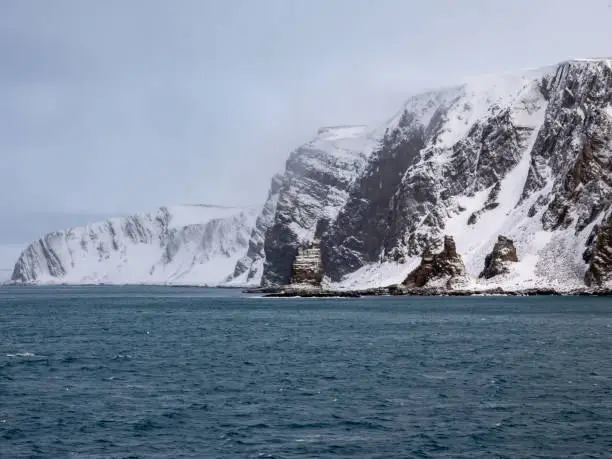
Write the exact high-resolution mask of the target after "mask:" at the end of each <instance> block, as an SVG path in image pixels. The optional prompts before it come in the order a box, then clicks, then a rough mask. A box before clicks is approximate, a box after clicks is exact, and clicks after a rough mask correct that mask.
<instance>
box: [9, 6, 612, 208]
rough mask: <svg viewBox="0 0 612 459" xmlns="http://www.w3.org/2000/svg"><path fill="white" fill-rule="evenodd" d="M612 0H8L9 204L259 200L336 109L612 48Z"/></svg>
mask: <svg viewBox="0 0 612 459" xmlns="http://www.w3.org/2000/svg"><path fill="white" fill-rule="evenodd" d="M610 3H611V2H610V0H591V1H589V0H582V1H581V2H575V1H566V0H550V1H547V0H513V1H503V2H501V1H491V0H466V1H451V0H448V1H445V0H427V1H424V0H423V1H421V0H418V1H417V0H414V1H410V0H397V1H393V0H257V1H252V0H216V1H212V0H210V1H207V0H193V1H191V0H181V1H172V0H165V1H161V0H130V1H124V0H106V1H98V0H71V1H68V0H54V1H52V2H47V1H35V0H2V1H1V2H0V62H1V69H2V70H0V107H1V111H0V159H1V165H0V212H3V214H4V215H5V216H6V215H11V214H30V213H44V212H46V213H49V212H51V213H53V212H57V213H67V214H77V215H80V214H95V215H120V214H124V213H128V212H134V211H146V210H152V209H154V208H155V207H157V206H159V205H166V204H189V203H208V204H221V205H254V204H260V203H262V202H263V200H264V199H265V197H266V194H267V189H268V186H269V180H270V177H271V176H272V175H273V174H274V173H276V172H278V171H281V170H282V169H283V167H284V161H285V160H286V158H287V157H288V155H289V154H290V153H291V151H292V150H293V149H294V148H296V147H297V146H299V145H300V144H301V143H303V142H305V141H307V140H308V139H309V138H311V137H313V136H314V135H315V134H316V131H317V128H319V127H320V126H324V125H329V124H352V123H356V124H363V123H365V124H377V123H379V122H382V121H384V120H385V119H387V118H389V117H390V116H391V115H393V113H394V112H395V111H397V110H398V109H399V108H400V106H401V104H402V102H403V100H404V99H406V98H407V97H408V96H410V95H411V94H414V93H416V92H419V91H421V90H425V89H431V88H436V87H438V86H444V85H449V84H455V83H460V82H462V81H463V80H465V79H467V78H469V77H471V76H477V75H481V74H495V73H505V72H515V71H520V70H522V69H526V68H533V67H540V66H544V65H548V64H552V63H555V62H558V61H562V60H564V59H568V58H572V57H596V56H608V55H612V28H611V27H610V22H611V20H612V7H611V5H610Z"/></svg>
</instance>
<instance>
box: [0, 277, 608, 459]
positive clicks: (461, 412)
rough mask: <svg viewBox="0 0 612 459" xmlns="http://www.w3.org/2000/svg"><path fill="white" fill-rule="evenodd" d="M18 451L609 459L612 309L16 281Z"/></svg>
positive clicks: (2, 387)
mask: <svg viewBox="0 0 612 459" xmlns="http://www.w3.org/2000/svg"><path fill="white" fill-rule="evenodd" d="M0 457H2V458H11V459H12V458H565V457H575V458H610V457H612V300H611V299H610V298H603V297H600V298H593V297H553V296H546V297H370V298H342V299H340V298H338V299H335V298H326V299H320V298H319V299H317V298H304V299H299V298H263V297H258V296H249V295H246V294H243V293H242V292H241V291H240V290H229V289H228V290H224V289H204V288H178V287H144V286H132V287H128V286H125V287H112V286H97V287H67V286H58V287H22V288H18V287H2V288H0Z"/></svg>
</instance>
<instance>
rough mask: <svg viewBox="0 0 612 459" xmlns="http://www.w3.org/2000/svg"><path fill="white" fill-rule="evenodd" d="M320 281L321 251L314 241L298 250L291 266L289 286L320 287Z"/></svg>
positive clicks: (321, 275)
mask: <svg viewBox="0 0 612 459" xmlns="http://www.w3.org/2000/svg"><path fill="white" fill-rule="evenodd" d="M322 280H323V266H322V264H321V249H320V247H319V241H318V240H315V241H314V242H310V243H307V244H305V245H303V246H302V247H300V248H299V249H298V253H297V255H296V256H295V259H294V260H293V265H292V266H291V284H292V285H304V286H311V287H320V286H321V281H322Z"/></svg>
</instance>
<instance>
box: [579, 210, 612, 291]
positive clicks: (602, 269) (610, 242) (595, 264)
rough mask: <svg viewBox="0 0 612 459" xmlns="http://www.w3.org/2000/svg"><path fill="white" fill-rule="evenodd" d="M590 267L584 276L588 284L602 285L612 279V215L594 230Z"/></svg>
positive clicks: (589, 259)
mask: <svg viewBox="0 0 612 459" xmlns="http://www.w3.org/2000/svg"><path fill="white" fill-rule="evenodd" d="M588 262H589V267H588V268H587V271H586V274H585V276H584V283H585V284H586V285H588V286H589V287H590V286H593V285H597V286H601V285H603V284H604V283H606V282H608V281H612V216H611V217H610V218H608V221H607V222H606V223H605V224H603V225H600V226H599V227H598V228H597V229H595V231H594V239H593V242H592V246H591V248H590V249H589V251H588Z"/></svg>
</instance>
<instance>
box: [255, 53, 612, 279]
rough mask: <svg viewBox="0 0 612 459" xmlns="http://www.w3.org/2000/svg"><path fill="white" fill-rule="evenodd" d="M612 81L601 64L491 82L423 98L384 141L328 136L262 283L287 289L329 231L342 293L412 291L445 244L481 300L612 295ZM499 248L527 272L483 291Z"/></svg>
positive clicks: (297, 191)
mask: <svg viewBox="0 0 612 459" xmlns="http://www.w3.org/2000/svg"><path fill="white" fill-rule="evenodd" d="M611 75H612V64H611V61H610V60H608V59H595V60H572V61H567V62H563V63H560V64H558V65H553V66H548V67H545V68H542V69H536V70H530V71H527V72H524V73H522V74H517V75H503V76H488V77H486V78H480V79H476V80H474V81H471V82H469V83H467V84H463V85H458V86H456V87H451V88H446V89H442V90H438V91H429V92H426V93H423V94H418V95H416V96H414V97H412V98H410V99H409V100H408V101H407V102H406V103H405V104H404V106H403V107H402V109H401V110H400V111H399V112H398V113H397V114H396V115H395V116H394V117H392V118H391V119H390V120H389V121H388V122H387V123H384V124H383V125H382V126H379V127H377V128H361V129H360V130H355V129H354V128H351V127H342V128H337V129H331V130H329V131H326V130H323V131H321V133H320V137H318V138H316V139H315V140H314V141H313V142H311V143H310V144H307V145H305V146H303V147H301V148H299V149H297V150H296V151H295V152H294V153H293V154H292V155H291V157H290V159H289V161H288V162H287V168H286V171H285V174H284V175H283V176H282V178H281V179H280V180H281V182H282V185H281V186H280V191H279V193H278V196H277V197H275V199H277V201H276V203H277V204H276V209H275V214H274V218H273V220H272V223H271V225H270V227H269V228H268V230H267V231H266V235H265V239H264V244H263V246H264V255H265V264H264V272H263V281H262V283H263V284H264V285H274V284H277V285H280V284H284V283H287V281H288V279H289V278H290V275H291V262H292V260H293V259H294V257H295V254H296V253H297V249H298V247H299V246H300V244H302V243H304V242H305V241H308V240H312V239H313V237H314V228H315V227H316V225H317V223H318V222H321V221H322V220H325V221H326V222H327V223H328V224H326V225H324V227H325V230H324V231H322V232H321V234H319V235H318V236H321V238H322V253H323V266H324V270H325V275H326V279H327V280H326V282H327V285H329V286H332V287H336V288H338V287H340V288H362V287H371V286H381V285H389V284H396V283H401V282H402V281H403V280H404V279H405V278H406V276H407V274H408V273H409V272H411V271H412V270H413V269H414V268H415V267H416V266H418V264H419V262H420V260H421V255H422V253H423V251H424V250H426V249H428V250H433V251H437V250H439V249H440V248H441V246H442V241H443V236H444V235H448V236H452V237H453V239H454V241H455V242H456V246H457V251H458V252H459V253H460V254H461V255H462V256H463V259H464V261H465V266H466V270H467V273H468V275H469V276H470V277H471V278H472V279H474V280H473V283H474V284H475V286H476V287H478V286H482V287H483V288H484V287H489V286H492V285H504V286H506V287H511V288H518V287H537V286H551V287H555V288H571V287H580V286H584V285H585V281H586V282H587V283H593V282H595V280H597V282H596V283H604V284H605V283H607V282H609V281H610V278H611V277H612V267H609V266H608V267H606V266H607V265H606V266H602V264H603V265H605V263H606V260H610V257H607V256H606V254H605V250H604V249H602V244H603V245H605V243H606V241H608V240H609V238H608V237H607V236H606V234H607V233H606V228H607V226H606V224H605V223H606V222H608V221H609V220H610V217H608V216H607V215H609V214H610V213H611V212H612V210H610V201H611V198H612V192H611V190H612V187H611V184H612V180H611V162H610V161H611V153H610V152H611V145H610V139H611V137H612V134H611V133H612V119H611V117H612V106H611V102H612V76H611ZM349 164H351V165H352V166H349ZM330 165H332V166H333V167H330ZM500 235H503V236H505V237H508V238H511V239H512V240H513V241H514V244H515V245H516V250H517V254H518V257H519V261H518V262H517V263H514V264H513V265H512V269H511V272H510V273H507V274H505V275H504V276H494V277H493V278H491V279H481V280H476V279H477V278H478V274H479V273H480V272H481V271H482V270H483V269H484V262H485V258H486V256H487V255H488V254H489V253H490V252H491V251H492V249H493V247H494V246H495V243H496V242H497V240H498V237H499V236H500ZM602 241H603V242H602ZM606 247H607V246H606ZM610 250H612V248H611V249H610ZM587 270H589V272H594V273H595V274H593V275H589V276H586V277H585V274H586V272H587ZM602 272H603V273H604V274H603V275H602V274H601V273H602ZM607 272H610V274H605V273H607Z"/></svg>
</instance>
